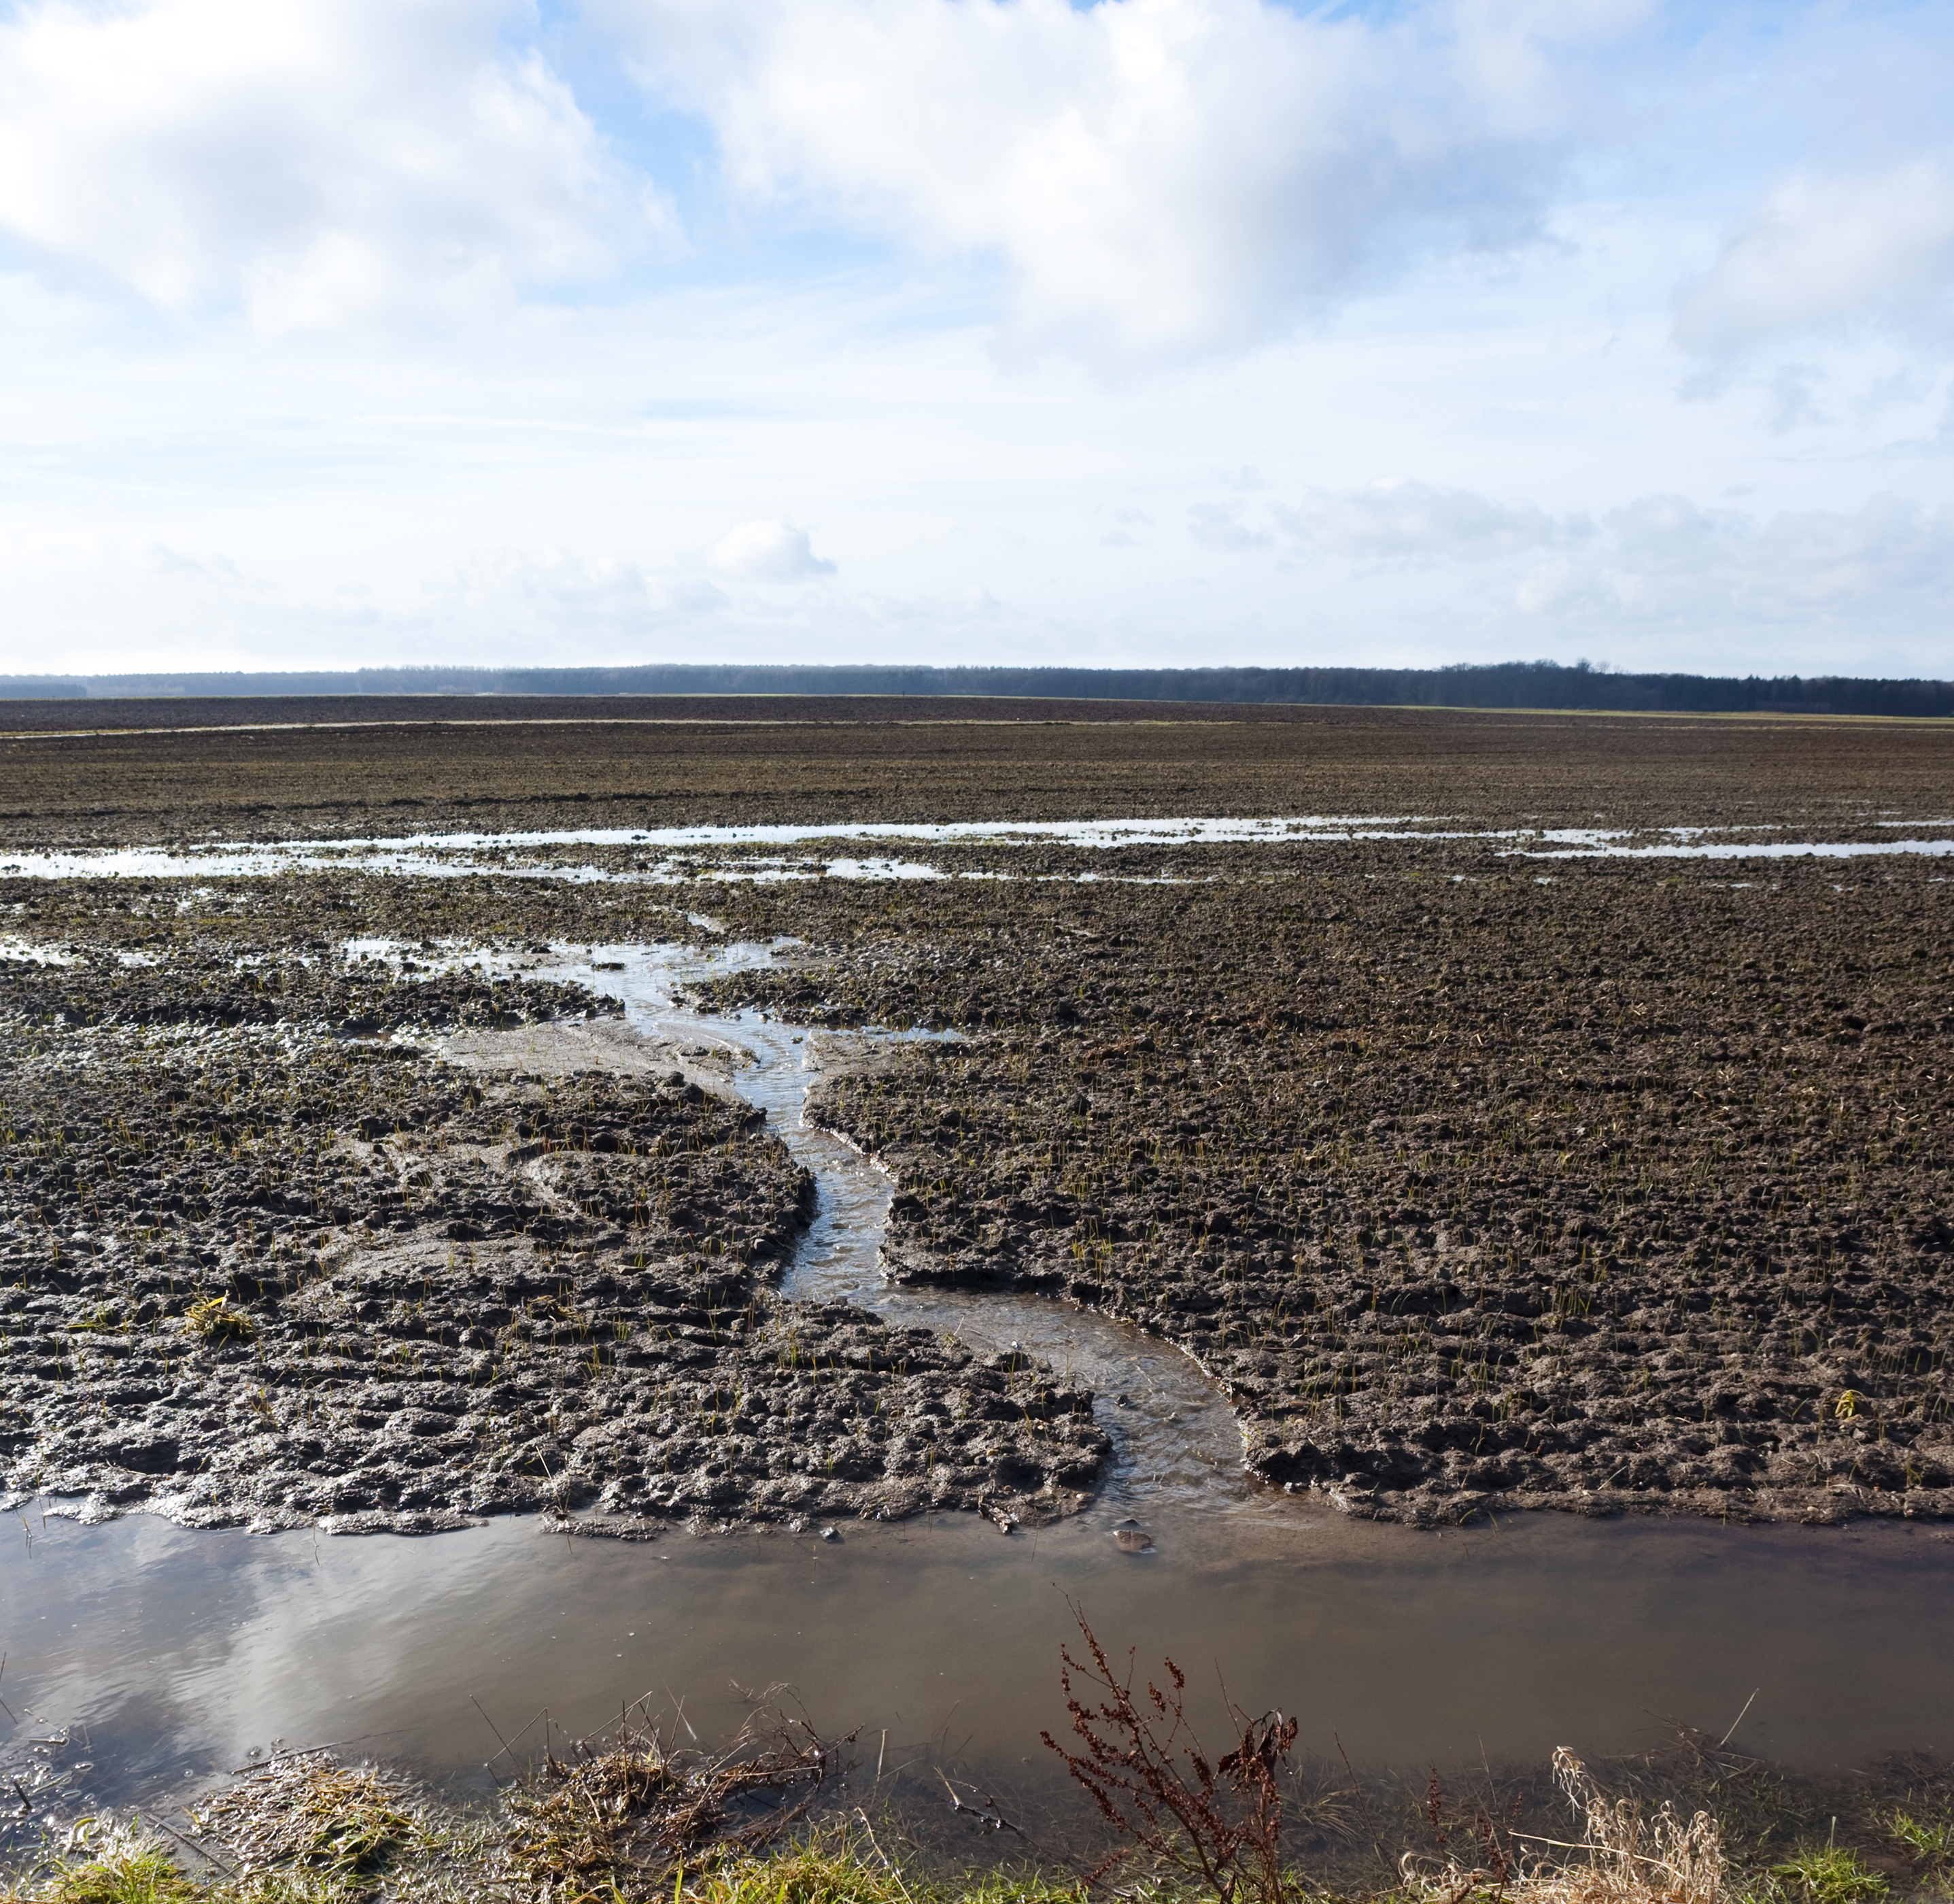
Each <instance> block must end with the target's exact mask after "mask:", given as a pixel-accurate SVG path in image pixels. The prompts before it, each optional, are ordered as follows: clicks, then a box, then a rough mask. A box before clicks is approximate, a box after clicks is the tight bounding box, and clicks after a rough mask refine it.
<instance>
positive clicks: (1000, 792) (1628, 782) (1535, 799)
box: [0, 700, 1954, 847]
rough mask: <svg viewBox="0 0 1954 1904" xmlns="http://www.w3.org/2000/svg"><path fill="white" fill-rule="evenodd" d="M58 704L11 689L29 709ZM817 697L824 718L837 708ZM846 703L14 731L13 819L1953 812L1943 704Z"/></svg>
mask: <svg viewBox="0 0 1954 1904" xmlns="http://www.w3.org/2000/svg"><path fill="white" fill-rule="evenodd" d="M60 705H61V704H59V703H55V702H44V703H33V702H14V703H11V704H10V706H9V709H8V718H9V721H11V720H12V719H14V718H15V717H19V718H27V713H26V711H28V710H34V711H35V712H34V718H40V716H41V715H46V713H47V712H48V711H49V709H58V708H59V706H60ZM81 705H86V704H85V703H84V704H81ZM207 705H208V704H207ZM453 705H454V704H452V703H449V704H448V706H449V707H450V708H452V706H453ZM556 705H558V706H561V707H564V708H565V710H566V711H567V705H568V704H556ZM577 705H580V706H581V707H582V708H583V709H586V710H587V709H589V707H590V705H591V704H589V703H588V702H585V703H581V704H577ZM759 705H760V704H759V703H757V702H752V703H747V704H746V707H747V709H749V710H752V709H758V708H759ZM801 705H802V708H803V711H804V712H816V713H817V714H818V712H819V710H820V709H821V708H822V706H823V705H824V704H822V703H820V702H816V703H815V704H814V705H813V708H812V709H808V707H807V704H805V703H803V704H801ZM825 705H826V706H827V707H828V708H833V707H834V705H835V704H834V703H827V704H825ZM231 706H232V708H233V709H234V710H237V704H235V703H233V704H231ZM303 706H304V704H303V703H300V711H301V712H302V711H303ZM780 706H781V704H780V703H772V704H770V705H769V706H768V713H769V715H776V714H777V711H778V709H779V708H780ZM846 706H847V718H841V719H836V720H832V721H830V720H827V719H824V718H813V719H807V718H784V717H778V718H767V719H755V718H752V717H751V713H750V712H749V714H748V715H747V718H736V719H734V720H732V721H724V722H715V721H668V720H664V719H658V718H652V719H649V720H646V719H633V718H621V719H611V720H608V721H605V720H602V719H597V720H591V719H580V718H570V719H564V718H558V716H557V715H555V714H554V712H552V713H551V714H549V715H545V716H544V717H543V718H540V719H538V718H531V719H529V720H517V721H509V720H492V719H482V720H481V721H479V722H476V723H473V724H446V725H440V726H436V725H434V724H420V725H415V724H399V723H397V721H392V720H388V721H385V722H383V723H382V724H378V725H352V726H346V727H300V728H286V729H276V730H274V729H265V728H259V729H256V730H252V729H233V730H225V731H217V732H209V733H187V732H181V731H179V732H149V733H134V734H129V733H120V734H118V733H99V734H71V735H67V736H60V735H54V734H39V735H36V734H0V837H4V839H5V842H6V843H7V844H8V845H11V846H17V847H22V846H33V845H41V844H68V845H74V846H100V845H127V844H140V843H149V842H166V841H177V840H192V839H197V840H202V839H206V838H208V837H211V835H212V834H213V833H214V834H216V835H217V836H218V837H223V838H226V839H234V840H235V839H267V838H278V837H288V836H292V835H297V834H304V835H306V836H308V837H360V836H362V835H370V834H404V833H416V832H426V831H450V830H459V829H466V828H484V829H488V830H501V831H512V830H523V829H529V828H563V827H644V826H665V825H729V824H741V825H747V824H758V823H764V822H783V821H790V820H791V821H859V820H882V821H900V820H914V821H940V820H954V819H979V820H1004V819H1062V818H1092V817H1097V816H1104V817H1109V818H1133V817H1137V816H1140V815H1183V814H1189V813H1200V814H1260V815H1278V814H1312V813H1314V814H1377V813H1424V814H1447V815H1460V816H1464V817H1465V818H1467V819H1469V820H1470V821H1472V822H1473V823H1475V824H1484V823H1500V824H1506V823H1520V824H1531V825H1544V826H1587V825H1595V824H1597V823H1606V824H1610V825H1668V824H1679V825H1724V824H1731V825H1736V824H1742V823H1745V822H1758V821H1759V820H1776V821H1784V820H1795V822H1796V823H1797V824H1798V825H1802V826H1805V827H1810V826H1812V825H1824V824H1828V823H1830V822H1834V821H1837V820H1840V819H1870V818H1871V817H1872V816H1873V814H1874V809H1877V808H1879V807H1880V806H1899V807H1900V808H1901V809H1903V810H1905V811H1908V812H1915V813H1923V812H1931V813H1934V814H1943V815H1944V814H1946V813H1947V812H1949V807H1948V806H1946V805H1945V804H1934V803H1935V802H1941V801H1944V800H1945V798H1946V791H1947V789H1948V787H1949V778H1950V767H1951V766H1954V724H1949V723H1947V722H1944V721H1943V722H1940V723H1934V722H1928V721H1921V722H1902V721H1882V722H1877V723H1869V722H1853V721H1808V720H1796V719H1789V720H1774V719H1767V718H1755V719H1751V718H1745V719H1737V720H1713V719H1705V718H1701V717H1688V716H1679V717H1660V716H1640V715H1635V716H1591V715H1551V714H1487V713H1467V712H1431V711H1425V712H1413V711H1406V710H1393V709H1370V708H1291V709H1227V710H1221V709H1212V708H1206V709H1203V708H1195V709H1187V708H1179V709H1175V708H1170V707H1167V706H1165V705H1159V706H1156V705H1149V706H1148V708H1147V709H1145V711H1144V712H1143V713H1142V714H1140V715H1139V716H1138V717H1137V718H1134V717H1133V710H1131V709H1126V710H1114V709H1111V707H1110V706H1109V704H1104V703H1101V704H1098V705H1095V706H1094V707H1093V708H1092V709H1079V708H1077V707H1076V705H1067V704H1062V703H1061V704H1057V705H1048V706H1047V707H1045V708H1044V709H1042V710H1041V705H1040V704H1038V703H1029V704H1023V703H1021V704H1019V705H1018V707H1017V709H1015V710H1013V712H1015V713H1016V715H1017V716H1018V718H996V715H997V704H994V703H993V704H991V705H990V706H989V707H988V708H982V707H980V708H979V709H977V710H975V712H976V713H977V718H968V719H963V720H955V719H948V718H944V716H945V715H946V713H947V712H952V711H956V710H958V709H959V707H960V704H959V703H957V702H942V701H937V702H931V703H929V704H928V705H927V707H926V708H925V706H924V704H922V703H920V702H901V701H897V702H888V701H882V702H874V701H869V700H864V701H862V702H853V703H850V704H846ZM393 711H394V712H397V711H398V709H397V705H396V708H395V709H394V710H393ZM242 712H248V710H237V711H234V712H231V713H230V714H229V715H226V716H225V717H224V718H230V719H237V718H240V715H241V713H242ZM1041 712H1043V713H1044V714H1045V715H1048V716H1049V718H1041ZM1109 712H1120V713H1124V714H1125V715H1126V717H1127V718H1107V715H1108V714H1109ZM919 714H920V715H922V716H923V717H924V718H918V716H919Z"/></svg>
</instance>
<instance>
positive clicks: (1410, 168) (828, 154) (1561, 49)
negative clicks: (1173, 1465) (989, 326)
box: [597, 0, 1648, 358]
mask: <svg viewBox="0 0 1954 1904" xmlns="http://www.w3.org/2000/svg"><path fill="white" fill-rule="evenodd" d="M597 11H598V13H599V14H601V15H602V17H604V18H605V20H607V21H609V22H614V23H615V24H616V26H617V30H618V31H619V32H620V34H622V35H623V36H624V37H625V39H627V43H628V44H629V45H630V46H631V48H632V49H633V55H634V57H635V63H636V71H638V73H639V76H640V77H641V78H642V82H643V83H644V84H645V85H646V86H647V87H648V88H649V90H652V92H653V93H655V94H656V95H657V96H658V97H659V98H660V99H661V100H662V101H664V102H668V103H671V104H673V105H677V106H678V107H680V108H683V109H686V110H690V111H695V112H701V113H703V114H704V115H705V116H706V117H707V118H708V119H709V121H711V123H712V127H713V128H714V130H715V133H716V134H717V136H718V140H719V143H720V146H721V151H722V153H723V156H724V168H725V173H726V177H727V181H728V183H729V184H730V187H731V188H732V189H733V190H734V193H736V195H737V196H738V197H739V198H740V200H742V201H743V202H744V203H747V204H749V205H755V206H771V207H775V208H782V209H786V210H787V211H788V212H790V213H793V214H799V215H804V216H806V217H807V218H811V219H812V220H815V221H820V222H826V221H836V220H838V221H840V222H843V223H844V224H846V225H850V226H852V227H853V228H856V229H857V230H859V231H864V232H866V233H869V234H872V235H874V236H875V237H880V238H882V239H885V240H891V241H893V242H894V243H897V244H900V245H901V246H903V247H905V248H908V249H912V250H920V251H922V252H923V253H928V254H935V255H936V256H939V257H941V256H951V257H962V258H974V259H995V260H998V261H1001V262H1002V264H1003V265H1004V267H1005V269H1006V270H1007V273H1008V275H1009V276H1010V278H1011V280H1012V282H1013V287H1014V303H1013V324H1014V327H1015V329H1016V334H1017V335H1019V337H1020V338H1023V339H1027V340H1029V341H1032V342H1036V343H1043V342H1048V341H1054V340H1056V341H1061V342H1064V343H1067V344H1073V345H1075V346H1077V347H1082V348H1085V349H1088V350H1092V351H1095V352H1110V353H1114V355H1116V356H1118V357H1126V358H1147V357H1158V356H1173V355H1176V354H1182V353H1189V352H1193V351H1200V350H1208V349H1212V348H1217V347H1227V346H1230V345H1234V344H1240V343H1242V342H1243V341H1247V340H1249V339H1252V338H1255V337H1257V336H1258V335H1264V334H1267V333H1268V332H1270V331H1274V330H1276V329H1278V328H1282V327H1283V326H1284V325H1286V324H1288V323H1289V322H1291V321H1293V319H1294V318H1295V317H1296V315H1297V314H1298V313H1299V311H1301V310H1302V309H1306V308H1308V306H1310V305H1311V304H1312V303H1316V302H1319V301H1321V300H1327V299H1330V298H1332V297H1338V296H1340V295H1342V294H1346V293H1347V292H1349V291H1350V290H1352V288H1353V287H1357V286H1359V285H1361V284H1364V283H1365V282H1367V281H1370V280H1371V278H1373V277H1374V275H1376V274H1377V273H1378V272H1379V271H1380V270H1381V269H1386V268H1388V267H1389V266H1390V265H1391V264H1393V262H1396V261H1397V260H1398V259H1400V258H1401V257H1402V256H1404V255H1405V254H1406V253H1409V252H1411V251H1413V250H1417V249H1418V248H1420V247H1422V246H1423V245H1425V244H1426V243H1429V242H1431V241H1433V240H1436V241H1437V242H1440V243H1444V244H1446V245H1450V246H1457V245H1464V246H1466V247H1488V248H1498V247H1509V246H1511V245H1513V244H1514V243H1518V242H1521V241H1523V240H1526V239H1528V238H1529V237H1531V236H1533V235H1535V232H1536V231H1537V225H1538V215H1539V213H1540V211H1541V206H1542V204H1543V202H1544V193H1545V191H1546V190H1547V186H1548V184H1549V183H1550V178H1551V174H1552V173H1553V169H1554V165H1553V144H1554V142H1555V141H1556V140H1558V139H1559V138H1560V136H1561V135H1562V134H1563V133H1564V132H1565V131H1566V130H1567V128H1568V127H1569V123H1570V121H1571V118H1572V116H1573V115H1576V114H1578V112H1579V109H1580V99H1581V97H1582V92H1583V87H1582V83H1581V81H1580V80H1579V77H1577V76H1575V74H1572V72H1571V71H1570V70H1569V68H1570V66H1571V65H1572V64H1576V63H1578V61H1577V55H1579V54H1582V53H1585V52H1587V51H1588V50H1589V49H1591V46H1592V45H1593V43H1594V42H1596V41H1597V40H1606V39H1609V38H1610V37H1611V36H1616V35H1618V34H1619V33H1622V32H1623V31H1625V30H1628V29H1629V28H1631V27H1633V26H1634V25H1635V24H1636V23H1637V21H1638V20H1639V19H1640V18H1641V17H1642V16H1643V15H1644V14H1645V13H1646V12H1647V11H1648V6H1647V5H1646V4H1645V0H1590V3H1589V4H1587V5H1580V4H1572V3H1571V0H1566V3H1563V4H1562V5H1557V6H1553V7H1549V6H1545V5H1541V6H1532V5H1528V6H1522V7H1517V8H1516V7H1515V6H1513V5H1493V4H1491V0H1440V4H1437V5H1426V6H1423V7H1420V8H1413V9H1412V10H1411V11H1409V13H1407V14H1404V15H1403V16H1401V17H1399V18H1397V19H1396V20H1387V21H1384V22H1382V23H1379V22H1374V21H1371V20H1365V19H1362V18H1359V17H1351V16H1349V15H1342V16H1332V15H1331V14H1330V11H1329V10H1324V11H1321V12H1312V13H1310V14H1301V13H1299V12H1297V11H1291V10H1290V8H1286V7H1284V6H1281V5H1275V4H1272V3H1271V0H1118V3H1117V4H1113V5H1099V6H1095V7H1091V8H1073V6H1071V5H1068V4H1067V0H1010V4H993V3H992V0H969V3H968V4H966V3H965V0H747V4H744V5H739V6H728V5H724V4H721V0H598V8H597Z"/></svg>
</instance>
